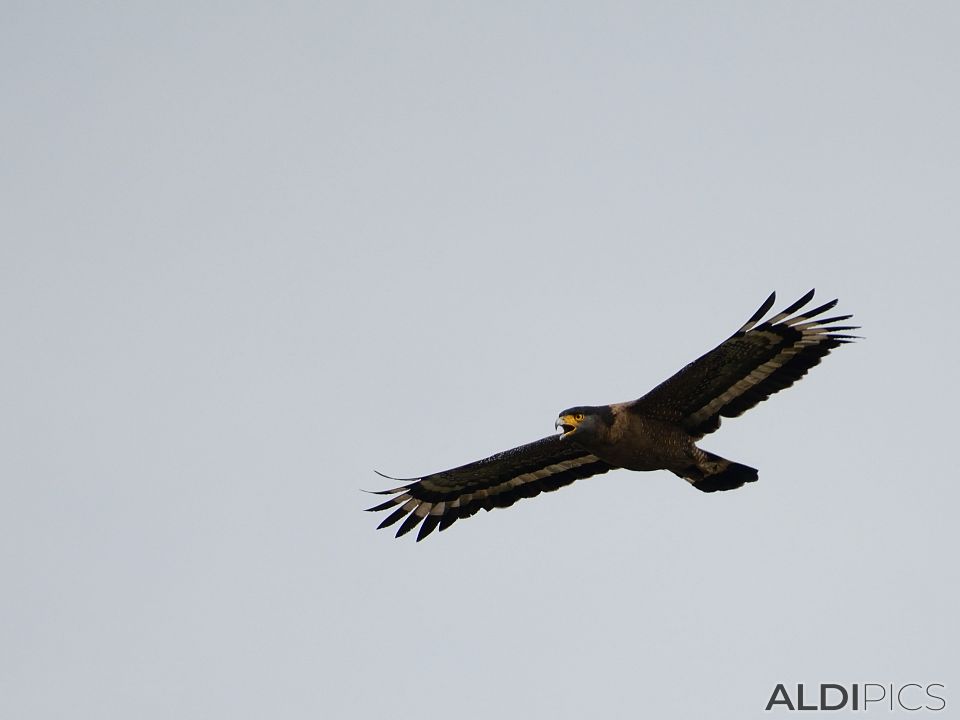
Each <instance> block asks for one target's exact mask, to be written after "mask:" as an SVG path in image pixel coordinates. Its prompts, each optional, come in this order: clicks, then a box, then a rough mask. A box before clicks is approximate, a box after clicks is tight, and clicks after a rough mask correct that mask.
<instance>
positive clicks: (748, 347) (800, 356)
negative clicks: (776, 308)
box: [629, 290, 857, 438]
mask: <svg viewBox="0 0 960 720" xmlns="http://www.w3.org/2000/svg"><path fill="white" fill-rule="evenodd" d="M813 292H814V291H813V290H811V291H810V292H808V293H807V294H806V295H804V296H803V297H802V298H800V299H799V300H797V302H795V303H794V304H793V305H791V306H790V307H788V308H787V309H786V310H784V311H783V312H781V313H779V314H777V315H775V316H774V317H772V318H770V319H769V320H767V321H765V322H762V323H761V322H760V320H761V318H763V316H764V315H766V314H767V312H768V311H769V310H770V308H771V307H772V306H773V303H774V300H776V293H772V294H771V295H770V297H768V298H767V299H766V301H765V302H764V303H763V305H761V306H760V309H759V310H757V312H756V313H754V315H753V317H751V318H750V319H749V320H748V321H747V322H746V324H744V326H743V327H741V328H740V329H739V330H737V332H735V333H734V334H733V335H732V336H731V337H730V338H728V339H727V340H725V341H724V342H723V343H721V344H720V345H718V346H717V347H715V348H714V349H713V350H711V351H710V352H708V353H707V354H706V355H704V356H703V357H700V358H698V359H697V360H694V361H693V362H692V363H690V364H689V365H687V366H686V367H685V368H683V370H681V371H680V372H678V373H677V374H676V375H674V376H673V377H671V378H670V379H669V380H666V381H665V382H663V383H661V384H660V385H658V386H657V387H655V388H654V389H653V390H651V391H650V392H649V393H647V394H646V395H644V396H643V397H642V398H640V399H639V400H635V401H634V402H633V403H631V404H630V406H629V407H630V409H631V410H632V411H633V412H636V413H638V414H640V415H644V416H647V417H655V418H659V419H662V420H667V421H669V422H674V423H677V424H678V425H680V426H681V427H683V428H684V429H685V430H687V431H688V432H689V433H690V434H691V435H692V436H694V437H695V438H699V437H702V436H703V435H705V434H707V433H711V432H713V431H714V430H716V429H717V428H718V427H720V418H721V417H737V416H738V415H742V414H743V413H745V412H746V411H747V410H749V409H750V408H752V407H753V406H754V405H756V404H757V403H760V402H763V401H764V400H766V399H767V398H768V397H770V396H771V395H773V394H774V393H775V392H778V391H779V390H783V389H784V388H788V387H790V386H791V385H793V384H794V383H795V382H796V381H797V380H799V379H800V378H802V377H803V376H804V375H806V374H807V371H808V370H809V369H810V368H812V367H813V366H814V365H816V364H818V363H819V362H820V360H821V359H822V358H823V357H824V356H825V355H827V353H829V352H830V351H831V350H833V348H835V347H838V346H839V345H841V344H842V343H846V342H850V341H851V340H853V339H855V337H856V336H854V335H845V334H842V333H843V331H845V330H855V329H857V326H855V325H836V324H835V323H838V322H841V321H843V320H847V319H849V318H851V317H853V316H852V315H837V316H835V317H828V318H823V319H819V320H813V318H815V317H817V316H818V315H821V314H823V313H824V312H826V311H827V310H830V309H831V308H833V307H834V306H835V305H836V304H837V301H836V300H831V301H830V302H828V303H826V304H824V305H821V306H820V307H817V308H814V309H813V310H808V311H807V312H805V313H801V314H799V315H794V314H793V313H795V312H797V311H798V310H799V309H800V308H802V307H803V306H804V305H806V304H807V303H809V302H810V300H811V299H812V298H813ZM758 323H759V324H758Z"/></svg>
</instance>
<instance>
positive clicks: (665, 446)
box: [590, 417, 693, 470]
mask: <svg viewBox="0 0 960 720" xmlns="http://www.w3.org/2000/svg"><path fill="white" fill-rule="evenodd" d="M596 445H597V446H596V447H593V448H590V450H591V452H593V454H594V455H596V456H597V457H599V458H600V459H601V460H604V461H606V462H608V463H610V464H611V465H615V466H617V467H621V468H626V469H628V470H664V469H670V468H674V467H684V466H686V465H687V464H689V461H690V457H691V451H692V447H693V442H692V441H691V440H690V436H689V435H687V433H686V432H684V431H683V430H681V429H680V428H678V427H676V426H675V425H671V424H669V423H664V422H662V421H659V420H651V419H649V418H643V417H626V418H618V422H616V423H614V425H613V427H611V428H610V431H609V433H608V434H607V437H606V438H602V439H598V442H597V443H596Z"/></svg>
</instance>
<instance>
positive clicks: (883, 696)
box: [765, 683, 947, 712]
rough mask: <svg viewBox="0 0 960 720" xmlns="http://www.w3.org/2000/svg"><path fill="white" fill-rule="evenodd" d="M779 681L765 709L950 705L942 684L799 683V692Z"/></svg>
mask: <svg viewBox="0 0 960 720" xmlns="http://www.w3.org/2000/svg"><path fill="white" fill-rule="evenodd" d="M792 689H793V688H792V686H791V688H789V689H788V688H787V686H786V685H783V684H782V683H778V684H777V686H776V687H775V688H774V689H773V693H771V695H770V699H769V700H768V701H767V707H766V708H765V709H766V710H774V709H777V708H781V709H783V710H880V709H884V710H888V711H892V710H908V711H910V712H913V711H916V710H931V711H933V712H939V711H940V710H943V709H944V708H946V707H947V701H946V700H945V699H944V697H943V696H944V695H945V693H944V690H945V689H946V688H945V687H944V686H943V685H942V684H941V683H927V684H923V685H922V684H920V683H906V684H905V685H896V684H894V683H886V684H884V683H853V684H850V685H843V684H838V683H820V684H819V685H811V686H810V687H807V686H805V685H804V684H803V683H800V684H798V685H797V686H796V692H795V693H793V694H791V692H790V691H791V690H792Z"/></svg>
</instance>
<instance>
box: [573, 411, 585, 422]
mask: <svg viewBox="0 0 960 720" xmlns="http://www.w3.org/2000/svg"><path fill="white" fill-rule="evenodd" d="M573 419H574V420H576V421H577V422H580V421H581V420H583V413H577V414H576V415H574V416H573Z"/></svg>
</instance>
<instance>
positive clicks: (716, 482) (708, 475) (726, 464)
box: [677, 450, 757, 492]
mask: <svg viewBox="0 0 960 720" xmlns="http://www.w3.org/2000/svg"><path fill="white" fill-rule="evenodd" d="M700 452H701V453H702V454H703V455H702V458H701V459H700V461H699V462H698V463H697V464H696V465H691V466H690V467H687V468H684V469H683V471H681V472H678V473H677V475H679V476H680V477H682V478H684V479H685V480H687V481H689V482H690V484H691V485H693V486H694V487H695V488H696V489H697V490H702V491H703V492H716V491H717V490H734V489H736V488H738V487H741V486H742V485H744V484H745V483H748V482H756V481H757V469H756V468H752V467H750V466H749V465H742V464H740V463H736V462H733V461H732V460H727V459H726V458H722V457H720V456H719V455H714V454H713V453H711V452H707V451H706V450H701V451H700Z"/></svg>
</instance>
